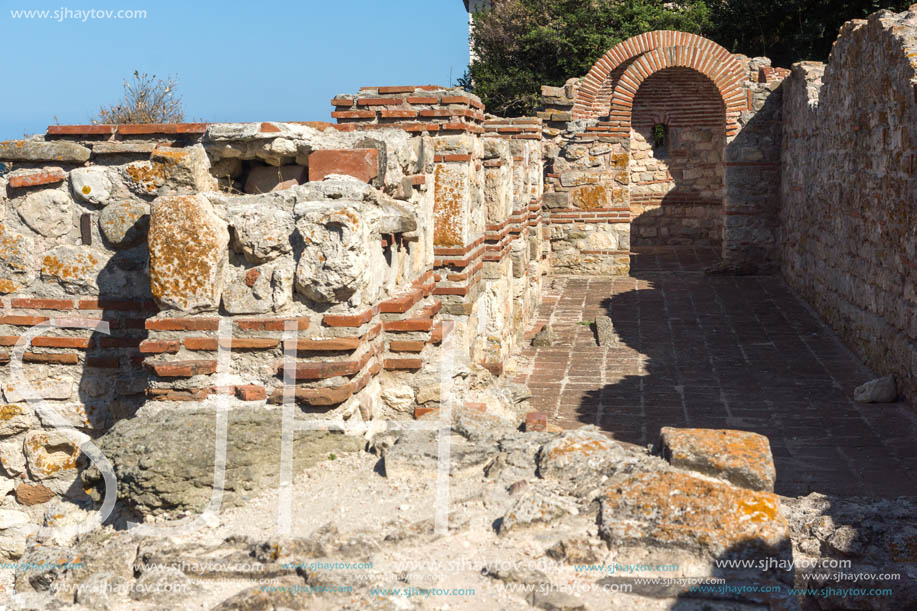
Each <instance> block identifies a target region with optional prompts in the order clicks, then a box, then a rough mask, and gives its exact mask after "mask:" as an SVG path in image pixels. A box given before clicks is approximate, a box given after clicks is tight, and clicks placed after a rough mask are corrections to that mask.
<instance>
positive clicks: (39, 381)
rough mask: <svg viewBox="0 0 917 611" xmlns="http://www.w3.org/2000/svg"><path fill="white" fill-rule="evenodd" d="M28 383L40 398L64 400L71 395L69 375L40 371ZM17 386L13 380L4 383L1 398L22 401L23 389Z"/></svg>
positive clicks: (15, 401)
mask: <svg viewBox="0 0 917 611" xmlns="http://www.w3.org/2000/svg"><path fill="white" fill-rule="evenodd" d="M27 375H28V374H27ZM30 377H31V376H30ZM29 385H30V386H31V387H32V390H34V391H35V392H37V393H38V395H39V396H40V397H41V398H42V399H48V400H52V401H65V400H67V399H69V398H71V397H72V396H73V385H74V380H73V378H72V377H70V376H51V375H48V372H46V371H42V372H41V375H35V376H34V379H30V380H29ZM17 386H18V385H17V384H16V383H14V382H7V383H5V384H4V385H3V398H4V399H6V400H7V401H9V402H10V403H22V402H24V401H25V398H24V397H23V390H24V389H19V388H18V387H17Z"/></svg>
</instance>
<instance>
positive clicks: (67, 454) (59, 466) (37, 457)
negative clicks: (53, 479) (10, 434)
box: [25, 432, 80, 476]
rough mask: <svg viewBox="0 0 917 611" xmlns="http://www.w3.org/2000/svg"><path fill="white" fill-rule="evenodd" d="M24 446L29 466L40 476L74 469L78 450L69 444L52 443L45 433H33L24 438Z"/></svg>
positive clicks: (78, 453)
mask: <svg viewBox="0 0 917 611" xmlns="http://www.w3.org/2000/svg"><path fill="white" fill-rule="evenodd" d="M25 446H26V453H27V454H28V455H30V456H31V457H32V460H31V461H30V466H32V467H34V468H35V469H37V470H38V471H39V472H40V474H42V475H45V476H51V475H54V474H55V473H58V472H60V471H67V470H69V469H76V460H77V458H78V457H79V455H80V449H79V448H78V447H76V446H75V445H73V444H72V443H70V442H64V443H61V442H57V443H52V442H51V440H50V438H49V437H48V434H47V433H44V432H35V433H32V434H30V435H29V436H28V437H26V439H25Z"/></svg>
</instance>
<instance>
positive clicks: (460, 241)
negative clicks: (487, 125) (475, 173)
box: [433, 164, 472, 246]
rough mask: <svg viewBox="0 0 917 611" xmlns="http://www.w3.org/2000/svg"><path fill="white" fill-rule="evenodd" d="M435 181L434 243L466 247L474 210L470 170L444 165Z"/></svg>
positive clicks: (437, 172)
mask: <svg viewBox="0 0 917 611" xmlns="http://www.w3.org/2000/svg"><path fill="white" fill-rule="evenodd" d="M434 178H435V187H434V201H435V202H436V207H435V209H434V210H433V243H434V244H435V245H436V246H464V245H465V239H466V238H467V237H468V234H469V229H470V227H469V224H470V220H471V219H470V216H471V215H470V211H471V209H472V199H471V186H472V185H471V182H470V177H469V169H468V168H467V167H465V166H464V164H440V165H437V166H436V169H435V170H434Z"/></svg>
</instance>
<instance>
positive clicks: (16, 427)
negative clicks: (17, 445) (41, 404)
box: [0, 399, 34, 437]
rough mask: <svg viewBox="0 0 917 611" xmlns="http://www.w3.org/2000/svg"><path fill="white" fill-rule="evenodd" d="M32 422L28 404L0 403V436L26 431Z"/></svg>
mask: <svg viewBox="0 0 917 611" xmlns="http://www.w3.org/2000/svg"><path fill="white" fill-rule="evenodd" d="M7 400H9V399H7ZM33 422H34V418H33V417H32V409H31V408H30V407H29V406H28V404H22V405H18V404H10V405H0V437H9V436H11V435H15V434H16V433H21V432H22V431H27V430H29V428H30V427H31V426H32V424H33Z"/></svg>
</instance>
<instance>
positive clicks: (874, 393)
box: [853, 375, 898, 403]
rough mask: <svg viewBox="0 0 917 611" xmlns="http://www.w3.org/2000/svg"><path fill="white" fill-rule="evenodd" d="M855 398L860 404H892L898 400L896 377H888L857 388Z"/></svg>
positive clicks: (854, 393)
mask: <svg viewBox="0 0 917 611" xmlns="http://www.w3.org/2000/svg"><path fill="white" fill-rule="evenodd" d="M853 398H854V400H855V401H858V402H860V403H892V402H893V401H895V399H897V398H898V387H897V385H896V384H895V376H893V375H888V376H885V377H884V378H877V379H875V380H870V381H869V382H866V383H865V384H863V385H862V386H857V388H856V389H855V390H854V391H853Z"/></svg>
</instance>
